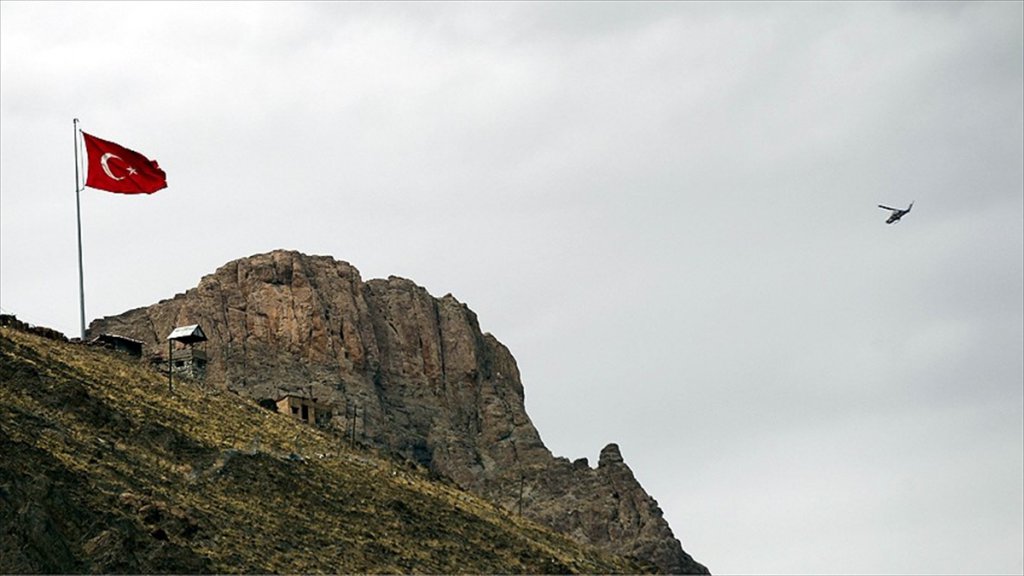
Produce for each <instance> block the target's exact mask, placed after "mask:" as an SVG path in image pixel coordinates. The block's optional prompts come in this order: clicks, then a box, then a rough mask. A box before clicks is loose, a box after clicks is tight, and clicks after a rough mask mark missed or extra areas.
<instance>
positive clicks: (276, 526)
mask: <svg viewBox="0 0 1024 576" xmlns="http://www.w3.org/2000/svg"><path fill="white" fill-rule="evenodd" d="M0 446H2V447H3V450H2V453H0V456H2V461H0V573H12V572H14V573H19V572H63V573H70V572H74V573H86V572H106V573H111V572H119V573H126V572H131V573H160V572H163V573H166V572H178V573H200V572H227V573H282V572H289V573H296V572H302V573H317V572H326V573H356V572H364V573H365V572H378V573H379V572H387V573H524V572H529V573H567V572H584V573H617V572H630V573H633V572H638V571H642V570H643V569H644V567H642V566H638V565H636V564H633V563H630V562H629V561H627V560H625V559H621V558H614V557H610V556H608V555H607V554H605V553H603V552H599V551H596V550H593V549H589V548H584V547H582V546H581V545H579V544H577V543H575V542H573V541H571V540H569V539H567V538H566V537H564V536H561V535H558V534H556V533H554V532H551V531H549V530H547V529H544V528H541V527H539V526H537V525H535V524H532V523H529V522H527V521H525V520H523V519H520V518H518V517H515V516H513V515H510V514H508V513H506V512H505V511H503V510H500V509H498V508H496V507H495V506H493V505H491V504H490V503H488V502H485V501H483V500H480V499H478V498H476V497H473V496H471V495H468V494H466V493H464V492H461V491H459V490H457V489H455V488H453V487H451V486H450V485H447V484H445V483H442V482H436V481H431V480H430V479H429V478H427V477H425V476H424V475H423V474H421V473H419V472H417V471H416V470H413V469H409V468H407V467H405V466H403V465H401V464H399V463H397V462H392V461H389V460H385V459H380V458H377V457H375V456H373V455H372V454H369V453H365V452H360V451H358V450H350V449H349V448H348V447H347V446H346V445H345V443H344V442H343V441H342V440H341V439H339V438H338V437H336V436H332V435H331V434H328V433H325V432H323V431H320V430H317V429H314V428H312V427H309V426H306V425H304V424H301V423H300V422H298V421H296V420H292V419H290V418H288V417H286V416H284V415H279V414H275V413H272V412H269V411H267V410H265V409H262V408H260V407H258V406H257V405H255V404H254V403H253V402H251V401H249V400H246V399H243V398H240V397H238V396H235V395H233V394H231V393H227V392H214V391H204V390H203V389H202V388H201V387H199V386H197V385H195V384H194V383H187V382H182V381H176V382H175V387H174V391H173V392H171V391H169V390H168V386H167V380H166V377H165V376H162V375H160V374H159V373H157V372H156V371H154V370H152V369H151V368H149V367H147V366H145V365H143V364H141V363H139V362H137V361H135V360H134V359H130V358H128V357H125V356H122V355H120V354H118V353H115V352H111V351H107V350H103V349H98V348H90V347H85V346H82V345H77V344H70V343H66V342H61V341H57V340H53V339H48V338H44V337H42V336H39V335H35V334H30V333H26V332H24V331H19V330H15V329H13V328H7V327H3V328H0Z"/></svg>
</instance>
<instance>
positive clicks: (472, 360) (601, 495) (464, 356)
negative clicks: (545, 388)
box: [89, 251, 707, 573]
mask: <svg viewBox="0 0 1024 576" xmlns="http://www.w3.org/2000/svg"><path fill="white" fill-rule="evenodd" d="M195 323H198V324H201V325H202V327H203V329H204V331H205V332H206V335H207V336H208V338H209V341H208V342H206V343H204V344H201V345H200V347H203V348H205V352H206V354H207V356H208V358H209V365H208V367H207V370H206V382H207V383H208V384H209V385H215V386H223V387H227V388H229V389H232V390H235V391H237V392H239V393H241V394H245V395H247V396H250V397H252V398H255V399H265V398H276V397H278V396H280V395H281V394H283V393H299V394H303V395H309V394H312V395H313V396H314V397H316V398H318V399H319V401H320V402H322V403H326V404H328V405H329V406H330V408H331V412H332V417H331V419H330V423H329V426H332V427H334V428H337V429H338V430H339V431H341V432H342V433H343V435H344V437H345V438H347V439H349V440H350V441H352V442H357V443H360V444H363V445H368V446H371V447H374V448H376V449H379V450H383V451H386V452H390V453H393V454H396V455H398V456H400V457H404V458H407V459H409V460H412V461H415V462H417V463H418V464H420V465H423V466H426V467H428V468H430V469H431V470H432V471H434V472H435V473H437V474H439V475H441V476H444V477H447V478H450V479H451V480H452V481H454V482H455V483H457V484H458V485H459V486H461V487H462V488H464V489H466V490H469V491H471V492H474V493H476V494H479V495H482V496H484V497H486V498H488V499H490V500H491V501H493V502H495V503H497V504H499V505H501V506H504V507H506V508H508V509H510V510H515V511H519V510H521V511H522V514H523V515H525V516H527V517H530V518H533V519H535V520H538V521H540V522H542V523H544V524H546V525H548V526H550V527H552V528H554V529H556V530H558V531H561V532H564V533H567V534H569V535H571V536H573V537H574V538H575V539H577V540H579V541H582V542H586V543H590V544H595V545H598V546H600V547H602V548H605V549H608V550H610V551H612V552H615V553H618V554H622V555H628V556H633V557H636V558H638V559H641V560H643V561H646V562H649V563H650V564H652V565H654V566H656V567H657V569H658V570H660V571H663V572H668V573H693V572H696V573H706V572H707V569H706V568H705V567H704V566H702V565H701V564H699V563H697V562H695V561H694V560H693V559H692V558H691V557H690V556H689V555H688V554H686V552H684V551H683V549H682V547H681V545H680V543H679V541H678V540H677V539H675V538H674V536H673V535H672V531H671V529H670V528H669V526H668V523H667V522H666V521H665V520H664V518H663V517H662V512H661V510H660V509H659V508H658V505H657V503H656V502H655V501H654V499H653V498H651V497H650V496H649V495H648V494H647V493H646V492H645V491H644V490H643V488H642V487H641V486H640V484H639V483H638V482H637V480H636V478H635V477H634V476H633V473H632V471H631V470H630V469H629V467H628V466H627V465H626V464H625V462H624V461H623V459H622V456H621V454H620V453H619V449H618V447H617V446H616V445H614V444H612V445H609V446H607V447H606V448H605V449H604V450H603V451H602V452H601V457H600V461H599V463H598V466H597V468H596V469H595V468H591V467H590V466H589V465H588V464H587V462H586V461H585V460H578V461H576V462H570V461H569V460H567V459H565V458H556V457H554V456H553V455H552V454H551V452H550V451H549V450H548V449H547V448H546V447H545V446H544V444H543V442H541V439H540V435H539V434H538V432H537V430H536V428H534V426H533V423H532V422H531V421H530V418H529V416H527V414H526V410H525V406H524V401H523V398H524V396H523V385H522V383H521V382H520V379H519V371H518V368H517V367H516V362H515V359H514V358H513V357H512V355H511V354H510V353H509V351H508V349H507V348H505V346H503V345H502V344H501V343H500V342H498V340H497V339H495V338H494V337H493V336H492V335H490V334H482V333H481V331H480V327H479V324H478V322H477V318H476V315H475V314H474V313H473V312H472V311H471V310H470V309H469V308H468V307H467V306H466V305H465V304H462V303H460V302H459V301H458V300H456V299H455V298H454V297H452V296H451V295H446V296H444V297H442V298H435V297H433V296H431V295H430V294H428V293H427V291H426V290H425V289H424V288H422V287H420V286H417V285H416V284H414V283H413V282H411V281H409V280H405V279H402V278H397V277H390V278H388V279H387V280H370V281H367V282H363V281H362V279H361V278H360V275H359V272H358V271H357V270H356V269H355V268H353V267H352V266H351V265H349V264H347V263H345V262H340V261H337V260H334V259H333V258H330V257H325V256H307V255H303V254H299V253H297V252H290V251H275V252H272V253H269V254H261V255H257V256H252V257H250V258H245V259H241V260H236V261H234V262H230V263H228V264H226V265H224V266H222V267H221V268H220V269H218V270H217V271H216V272H215V273H213V274H211V275H209V276H206V277H204V278H203V279H202V280H201V281H200V283H199V285H198V286H197V287H196V288H193V289H191V290H188V291H187V292H186V293H184V294H179V295H177V296H175V297H174V298H173V299H170V300H164V301H162V302H160V303H158V304H154V305H152V306H149V307H147V308H139V309H136V310H131V311H129V312H126V313H124V314H121V315H119V316H114V317H107V318H103V319H101V320H96V321H94V322H93V323H92V324H91V325H90V327H89V333H90V336H95V335H98V334H102V333H112V334H119V335H122V336H128V337H131V338H134V339H137V340H141V341H143V342H145V343H146V345H147V347H148V348H149V351H150V352H151V353H154V354H164V355H165V354H166V350H167V341H166V340H165V338H166V336H167V334H169V333H170V331H171V330H172V329H173V328H174V327H175V326H182V325H188V324H195Z"/></svg>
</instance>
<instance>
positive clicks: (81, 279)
mask: <svg viewBox="0 0 1024 576" xmlns="http://www.w3.org/2000/svg"><path fill="white" fill-rule="evenodd" d="M74 125H75V216H76V220H77V221H78V320H79V327H80V328H81V330H82V340H83V341H84V340H85V275H84V274H83V272H82V202H81V199H80V198H79V197H80V196H81V193H82V187H81V186H79V177H78V118H75V120H74Z"/></svg>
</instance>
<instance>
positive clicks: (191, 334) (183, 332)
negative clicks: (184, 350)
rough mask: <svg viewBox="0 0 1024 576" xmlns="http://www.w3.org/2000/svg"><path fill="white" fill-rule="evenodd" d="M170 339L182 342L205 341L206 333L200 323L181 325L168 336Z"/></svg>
mask: <svg viewBox="0 0 1024 576" xmlns="http://www.w3.org/2000/svg"><path fill="white" fill-rule="evenodd" d="M167 339H168V340H177V341H178V342H181V343H182V344H193V343H195V342H205V341H206V334H205V333H204V332H203V329H202V328H201V327H200V326H199V324H192V325H191V326H179V327H177V328H175V329H174V330H173V331H171V333H170V334H169V335H168V336H167Z"/></svg>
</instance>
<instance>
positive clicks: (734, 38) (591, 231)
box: [0, 2, 1024, 574]
mask: <svg viewBox="0 0 1024 576" xmlns="http://www.w3.org/2000/svg"><path fill="white" fill-rule="evenodd" d="M0 64H2V68H0V71H2V74H0V159H2V164H0V264H2V268H0V307H2V309H3V311H4V312H5V313H14V314H17V315H18V316H19V317H21V318H22V319H24V320H26V321H28V322H31V323H34V324H40V325H45V326H50V327H53V328H56V329H58V330H61V331H63V332H64V333H66V334H68V335H69V336H77V335H78V330H79V326H78V269H77V254H76V239H75V201H74V200H75V195H74V186H75V181H74V177H75V173H74V132H73V124H72V119H73V118H79V119H80V120H81V124H80V127H81V128H82V129H83V130H84V131H86V132H88V133H90V134H93V135H96V136H98V137H100V138H104V139H107V140H112V141H114V142H117V143H119V144H122V145H124V146H127V147H129V148H132V149H135V150H137V151H139V152H141V153H143V154H145V155H147V156H148V157H149V158H152V159H156V160H157V161H158V162H159V163H160V165H161V167H162V168H163V169H164V170H165V171H166V172H167V175H168V182H169V186H168V188H167V189H165V190H162V191H160V192H158V193H156V194H154V195H152V196H123V195H117V194H110V193H106V192H101V191H97V190H92V189H86V190H85V191H83V192H82V194H81V201H82V220H83V240H84V251H85V257H84V260H85V291H86V300H87V302H86V307H87V310H86V315H87V319H89V320H91V319H93V318H98V317H101V316H106V315H113V314H118V313H120V312H123V311H125V310H128V309H131V308H135V307H139V306H146V305H149V304H152V303H155V302H157V301H159V300H161V299H164V298H169V297H171V296H173V295H174V294H176V293H179V292H184V291H185V290H187V289H189V288H191V287H193V286H195V285H196V284H197V283H198V282H199V279H200V278H201V277H202V276H203V275H205V274H208V273H211V272H213V271H214V270H215V269H216V268H218V267H219V266H220V265H222V264H224V263H226V262H228V261H230V260H234V259H237V258H241V257H245V256H250V255H253V254H257V253H262V252H266V251H270V250H273V249H277V248H286V249H295V250H299V251H302V252H305V253H308V254H326V255H331V256H334V257H336V258H338V259H340V260H345V261H347V262H350V263H351V264H353V265H354V266H355V267H356V268H358V269H359V270H360V271H361V273H362V275H363V278H364V279H371V278H380V277H387V276H389V275H397V276H402V277H406V278H410V279H412V280H414V281H415V282H417V283H418V284H420V285H422V286H424V287H426V288H427V290H428V291H430V293H431V294H433V295H435V296H443V295H444V294H447V293H452V294H453V295H455V297H456V298H458V299H459V300H460V301H462V302H464V303H466V304H467V305H468V306H469V307H470V308H471V309H472V310H474V311H475V312H476V313H477V315H478V316H479V320H480V324H481V327H482V328H483V329H484V330H485V331H488V332H491V333H493V334H494V335H495V336H496V337H497V338H498V339H499V340H501V341H502V342H503V343H505V344H506V345H507V346H508V347H509V348H510V349H511V351H512V353H513V355H514V356H515V357H516V359H517V361H518V363H519V367H520V369H521V371H522V376H523V381H524V385H525V388H526V394H527V410H528V412H529V414H530V415H531V417H532V418H533V420H534V423H535V424H536V426H537V428H538V429H539V430H540V433H541V435H542V437H543V439H544V440H545V442H546V444H547V445H548V447H549V448H551V450H552V451H553V452H554V453H555V454H556V455H559V456H565V457H568V458H573V459H574V458H579V457H583V456H586V457H589V458H590V460H591V462H592V463H594V462H596V459H597V454H598V452H599V451H600V449H601V448H602V447H603V446H604V445H605V444H606V443H608V442H617V443H619V445H620V446H621V449H622V452H623V455H624V457H625V459H626V462H627V463H628V464H629V465H630V466H631V467H632V468H633V470H634V472H635V473H636V475H637V477H638V478H639V480H640V481H641V483H642V484H643V485H644V487H645V488H646V489H647V490H648V491H649V492H650V493H651V494H652V495H653V496H654V497H655V498H656V499H657V500H658V502H659V503H660V505H661V507H662V508H663V509H664V511H665V515H666V517H667V519H668V521H669V523H670V524H671V526H672V528H673V530H674V532H675V534H676V536H677V537H678V538H679V539H680V540H681V541H682V543H683V547H684V549H686V550H687V551H688V552H689V553H691V554H692V555H693V556H694V557H695V558H696V559H697V560H699V561H700V562H703V563H705V564H706V565H707V566H708V567H709V568H710V569H711V570H712V572H714V573H717V574H730V573H783V574H815V573H817V574H823V573H918V574H929V573H934V574H937V573H978V574H982V573H991V574H997V573H1017V574H1020V573H1021V572H1024V544H1022V541H1024V487H1022V486H1024V392H1022V389H1024V72H1022V71H1024V4H1022V3H1019V2H1014V3H1010V2H1005V3H975V2H971V3H962V4H959V3H941V4H928V3H923V2H914V3H901V4H889V3H878V2H873V3H849V4H846V3H821V4H819V3H781V4H769V3H735V4H729V3H707V4H704V3H651V4H644V3H640V2H629V3H615V2H602V3H583V2H567V3H542V2H537V3H473V4H461V3H440V4H430V3H410V4H404V3H388V4H361V3H329V2H319V3H301V2H288V3H281V2H277V3H254V4H249V3H243V2H232V3H224V4H218V3H214V2H204V3H202V4H198V3H196V4H190V3H181V2H172V3H148V2H147V3H111V4H105V3H83V4H72V3H67V2H61V3H59V4H48V3H43V2H25V3H11V2H3V3H2V4H0ZM912 201H913V202H915V204H914V209H913V211H912V212H911V213H910V214H909V215H908V216H906V217H905V218H904V219H903V221H902V222H900V223H898V224H894V225H886V224H885V219H886V217H887V216H888V213H887V212H886V211H884V210H881V209H879V208H878V207H877V205H878V204H880V203H881V204H888V205H890V206H906V205H907V204H909V203H910V202H912Z"/></svg>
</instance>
